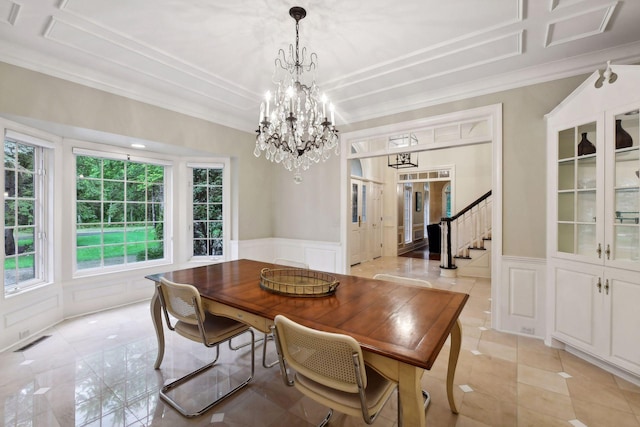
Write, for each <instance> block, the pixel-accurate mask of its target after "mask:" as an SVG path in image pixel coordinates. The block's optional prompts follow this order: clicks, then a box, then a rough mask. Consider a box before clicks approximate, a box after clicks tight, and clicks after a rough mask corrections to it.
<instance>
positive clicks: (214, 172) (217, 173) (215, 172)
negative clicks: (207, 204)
mask: <svg viewBox="0 0 640 427" xmlns="http://www.w3.org/2000/svg"><path fill="white" fill-rule="evenodd" d="M209 185H219V186H222V169H209Z"/></svg>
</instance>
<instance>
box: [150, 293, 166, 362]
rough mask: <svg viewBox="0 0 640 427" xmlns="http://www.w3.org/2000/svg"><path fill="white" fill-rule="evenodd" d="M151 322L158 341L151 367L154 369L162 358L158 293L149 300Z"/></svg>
mask: <svg viewBox="0 0 640 427" xmlns="http://www.w3.org/2000/svg"><path fill="white" fill-rule="evenodd" d="M150 308H151V321H152V322H153V327H154V328H155V330H156V338H157V340H158V354H157V356H156V363H154V365H153V367H154V368H155V369H159V368H160V364H161V363H162V358H163V357H164V329H163V328H162V306H161V305H160V298H159V297H158V291H157V290H156V292H155V293H154V294H153V297H152V298H151V307H150Z"/></svg>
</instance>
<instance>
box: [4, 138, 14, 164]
mask: <svg viewBox="0 0 640 427" xmlns="http://www.w3.org/2000/svg"><path fill="white" fill-rule="evenodd" d="M4 167H5V168H13V169H15V167H16V143H15V142H11V141H5V142H4Z"/></svg>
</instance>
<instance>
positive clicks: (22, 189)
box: [18, 172, 35, 197]
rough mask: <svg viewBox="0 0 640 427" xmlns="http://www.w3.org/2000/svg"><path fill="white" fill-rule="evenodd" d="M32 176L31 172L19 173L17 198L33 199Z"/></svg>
mask: <svg viewBox="0 0 640 427" xmlns="http://www.w3.org/2000/svg"><path fill="white" fill-rule="evenodd" d="M34 195H35V191H34V189H33V174H32V173H31V172H20V173H19V174H18V197H33V196H34Z"/></svg>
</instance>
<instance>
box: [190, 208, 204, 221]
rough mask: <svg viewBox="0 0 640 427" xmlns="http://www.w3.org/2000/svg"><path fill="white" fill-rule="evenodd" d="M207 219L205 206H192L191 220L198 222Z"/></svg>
mask: <svg viewBox="0 0 640 427" xmlns="http://www.w3.org/2000/svg"><path fill="white" fill-rule="evenodd" d="M206 219H207V205H206V204H197V205H193V220H194V221H200V220H206Z"/></svg>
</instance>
